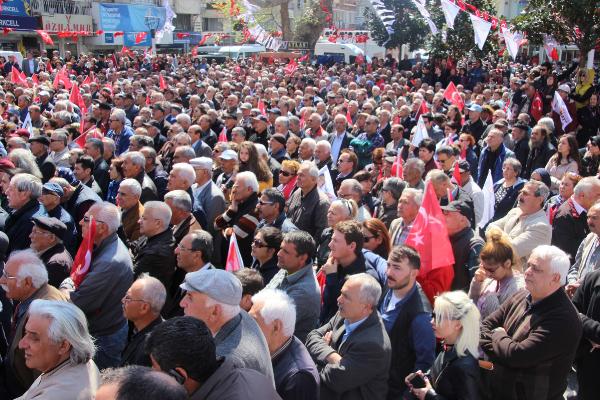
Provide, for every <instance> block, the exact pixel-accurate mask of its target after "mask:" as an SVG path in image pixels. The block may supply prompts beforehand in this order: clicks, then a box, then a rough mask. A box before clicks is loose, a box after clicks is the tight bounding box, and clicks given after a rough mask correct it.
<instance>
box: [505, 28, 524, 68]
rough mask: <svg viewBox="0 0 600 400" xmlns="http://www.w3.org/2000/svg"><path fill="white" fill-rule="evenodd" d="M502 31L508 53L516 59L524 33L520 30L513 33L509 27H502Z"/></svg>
mask: <svg viewBox="0 0 600 400" xmlns="http://www.w3.org/2000/svg"><path fill="white" fill-rule="evenodd" d="M500 32H502V37H503V38H504V43H506V50H508V54H510V56H511V57H512V59H513V60H515V59H516V58H517V53H518V52H519V47H520V46H521V41H522V40H523V35H522V34H521V33H520V32H515V33H512V32H511V31H510V30H509V29H508V28H501V29H500Z"/></svg>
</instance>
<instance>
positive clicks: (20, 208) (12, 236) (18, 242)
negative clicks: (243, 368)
mask: <svg viewBox="0 0 600 400" xmlns="http://www.w3.org/2000/svg"><path fill="white" fill-rule="evenodd" d="M41 194H42V182H41V181H40V180H39V178H36V177H35V176H33V175H30V174H16V175H15V176H13V177H12V179H11V180H10V184H9V185H8V189H7V190H6V197H7V199H8V206H9V207H10V208H11V209H12V212H11V213H10V215H9V216H8V218H7V219H6V223H5V226H4V232H5V233H6V235H7V236H8V239H9V241H10V242H9V248H8V251H7V254H9V253H10V252H12V251H14V250H23V249H27V248H29V246H30V244H31V239H29V235H30V234H31V230H32V229H33V222H32V221H31V218H32V217H33V216H34V215H36V214H38V213H40V203H39V202H38V200H37V199H38V197H40V195H41Z"/></svg>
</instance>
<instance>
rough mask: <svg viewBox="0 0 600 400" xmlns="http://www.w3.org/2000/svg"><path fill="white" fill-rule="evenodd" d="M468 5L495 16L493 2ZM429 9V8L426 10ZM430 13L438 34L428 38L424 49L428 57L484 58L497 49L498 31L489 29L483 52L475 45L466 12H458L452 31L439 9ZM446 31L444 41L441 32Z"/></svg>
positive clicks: (486, 0) (474, 1)
mask: <svg viewBox="0 0 600 400" xmlns="http://www.w3.org/2000/svg"><path fill="white" fill-rule="evenodd" d="M470 4H471V5H473V6H475V7H477V8H478V9H479V10H481V11H486V12H487V13H488V14H489V15H496V8H495V5H494V1H493V0H471V1H470ZM428 9H429V8H428ZM430 9H431V10H430V13H431V17H432V19H433V21H434V22H435V25H436V26H437V27H438V29H440V33H439V34H437V35H435V36H433V35H432V36H430V37H429V38H428V40H427V44H426V46H425V48H426V49H427V50H428V51H429V53H430V54H429V55H430V57H442V58H445V57H448V56H451V57H452V58H454V59H459V58H462V57H464V56H466V55H468V54H472V55H474V56H475V57H480V58H481V57H484V56H485V55H487V54H489V53H490V52H493V53H495V52H496V51H497V49H498V45H497V43H498V31H497V30H494V29H491V30H490V33H489V35H488V37H487V39H486V41H485V45H484V46H483V50H479V47H478V46H477V44H476V43H475V36H474V34H473V24H472V23H471V18H470V17H469V14H468V13H467V12H463V11H460V12H459V13H458V15H457V16H456V18H455V19H454V29H450V28H447V27H446V26H445V25H446V19H445V18H444V13H443V12H442V8H441V5H440V6H439V7H430ZM442 29H446V40H445V41H444V40H443V39H442V33H441V30H442Z"/></svg>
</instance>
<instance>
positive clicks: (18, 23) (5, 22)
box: [0, 15, 40, 31]
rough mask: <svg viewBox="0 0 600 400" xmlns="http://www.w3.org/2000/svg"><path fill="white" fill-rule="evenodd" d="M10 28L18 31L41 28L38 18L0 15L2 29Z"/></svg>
mask: <svg viewBox="0 0 600 400" xmlns="http://www.w3.org/2000/svg"><path fill="white" fill-rule="evenodd" d="M3 28H10V29H14V30H16V31H34V30H36V29H40V24H39V20H38V18H35V17H17V16H12V15H0V29H3Z"/></svg>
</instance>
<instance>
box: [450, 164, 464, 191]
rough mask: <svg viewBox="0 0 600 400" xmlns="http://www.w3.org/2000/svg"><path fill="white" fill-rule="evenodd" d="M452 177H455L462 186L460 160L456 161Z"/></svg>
mask: <svg viewBox="0 0 600 400" xmlns="http://www.w3.org/2000/svg"><path fill="white" fill-rule="evenodd" d="M452 177H453V178H454V180H455V181H456V184H457V185H458V186H462V182H461V179H460V167H459V166H458V162H455V163H454V171H452Z"/></svg>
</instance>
